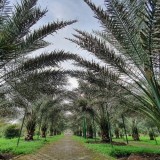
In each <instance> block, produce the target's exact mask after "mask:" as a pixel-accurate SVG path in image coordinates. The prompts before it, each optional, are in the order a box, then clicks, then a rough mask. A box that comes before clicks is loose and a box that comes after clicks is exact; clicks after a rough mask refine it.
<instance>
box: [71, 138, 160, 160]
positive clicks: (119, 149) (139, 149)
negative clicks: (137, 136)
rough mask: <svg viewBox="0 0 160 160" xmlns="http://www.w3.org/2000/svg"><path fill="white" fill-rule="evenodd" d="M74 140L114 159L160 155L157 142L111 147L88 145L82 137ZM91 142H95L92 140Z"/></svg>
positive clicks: (159, 146)
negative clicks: (134, 155) (144, 154)
mask: <svg viewBox="0 0 160 160" xmlns="http://www.w3.org/2000/svg"><path fill="white" fill-rule="evenodd" d="M73 139H74V140H76V141H79V142H81V143H83V144H84V145H85V146H86V147H87V148H89V149H91V150H94V151H97V152H99V153H101V154H103V155H106V156H112V157H119V156H122V157H123V156H127V155H130V154H131V153H136V154H142V153H153V154H160V145H156V144H154V143H155V142H153V141H151V142H149V143H148V142H147V141H140V142H136V144H135V143H134V142H133V144H132V142H129V145H127V146H115V145H114V146H113V147H112V146H111V145H110V144H92V143H86V141H88V140H86V139H84V138H81V137H76V136H74V137H73ZM89 141H94V140H90V139H89Z"/></svg>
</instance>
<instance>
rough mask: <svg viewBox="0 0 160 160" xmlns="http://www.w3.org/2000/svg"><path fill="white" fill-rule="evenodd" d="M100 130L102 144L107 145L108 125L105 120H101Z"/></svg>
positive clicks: (108, 139)
mask: <svg viewBox="0 0 160 160" xmlns="http://www.w3.org/2000/svg"><path fill="white" fill-rule="evenodd" d="M100 129H101V136H102V142H104V143H109V142H110V136H109V125H108V121H107V120H106V119H102V120H101V124H100Z"/></svg>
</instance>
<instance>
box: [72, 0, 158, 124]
mask: <svg viewBox="0 0 160 160" xmlns="http://www.w3.org/2000/svg"><path fill="white" fill-rule="evenodd" d="M84 2H85V3H86V4H87V5H88V6H89V7H90V8H91V9H92V11H93V12H94V14H95V17H96V18H97V19H98V20H99V22H100V24H101V26H102V27H103V31H96V32H94V33H93V34H90V33H87V32H84V31H80V30H76V32H77V33H76V34H74V37H75V39H69V40H70V41H72V42H74V43H76V44H78V45H79V46H80V47H81V48H83V49H85V50H87V51H89V52H90V53H91V54H93V55H94V56H96V57H97V58H98V59H99V60H101V61H102V62H103V63H104V64H105V67H104V66H103V65H101V64H99V63H96V62H89V61H87V60H84V59H82V58H78V59H77V61H79V63H78V65H81V66H83V67H86V68H88V69H89V70H90V71H92V72H94V73H99V74H101V75H106V76H107V78H108V79H111V80H112V81H113V82H115V84H116V85H119V86H120V87H122V88H124V89H125V90H126V91H128V93H129V94H131V95H133V96H134V97H135V98H136V99H137V100H138V101H139V102H141V104H142V105H141V107H139V110H140V111H143V112H144V113H145V114H147V115H148V116H149V117H150V118H152V120H154V121H155V123H157V122H158V123H157V125H158V126H159V127H160V90H159V86H160V84H159V73H160V63H159V62H160V61H159V51H160V47H159V42H160V38H159V34H160V27H159V19H160V18H159V17H160V14H159V13H160V12H159V10H160V2H159V1H158V0H146V1H144V0H142V1H137V0H132V1H130V0H127V1H123V0H122V1H119V0H112V1H111V0H105V9H103V8H102V7H97V6H96V5H95V4H94V3H92V2H91V1H90V0H84ZM117 78H118V80H117Z"/></svg>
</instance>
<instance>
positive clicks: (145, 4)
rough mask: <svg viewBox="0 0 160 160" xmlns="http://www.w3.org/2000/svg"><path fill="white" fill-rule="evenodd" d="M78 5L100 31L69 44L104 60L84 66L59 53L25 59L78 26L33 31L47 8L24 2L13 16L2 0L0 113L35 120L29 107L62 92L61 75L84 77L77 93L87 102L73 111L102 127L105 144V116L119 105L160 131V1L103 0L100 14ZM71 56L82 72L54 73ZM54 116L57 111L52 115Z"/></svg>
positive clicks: (50, 26)
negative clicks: (15, 113) (14, 113)
mask: <svg viewBox="0 0 160 160" xmlns="http://www.w3.org/2000/svg"><path fill="white" fill-rule="evenodd" d="M84 2H85V3H86V4H87V5H88V6H89V7H90V8H91V9H92V11H93V12H94V14H95V17H96V18H97V19H98V20H99V22H100V24H101V26H102V27H103V31H94V32H93V33H88V32H85V31H81V30H76V33H75V34H74V35H73V36H74V38H73V39H68V40H70V41H71V42H73V43H75V44H77V45H78V46H80V47H81V48H82V49H84V50H86V51H88V52H89V53H91V54H93V55H94V56H95V57H96V58H97V59H98V60H100V61H101V62H102V63H98V62H97V61H96V60H95V62H94V61H92V62H90V61H87V60H85V59H84V58H82V57H80V56H78V55H75V54H72V53H69V52H67V53H66V52H64V51H53V52H51V53H43V54H41V55H40V56H38V57H34V58H33V57H28V55H29V54H30V53H32V52H34V51H36V50H37V49H40V48H44V47H46V46H48V45H49V43H48V42H46V41H45V40H44V38H45V37H46V36H48V35H50V34H52V33H54V32H56V31H57V30H59V29H61V28H64V27H66V26H67V25H71V24H73V23H75V22H76V21H75V20H73V21H56V22H55V21H54V22H51V23H49V24H47V25H45V26H42V27H41V28H39V29H36V30H31V27H32V26H33V25H34V24H36V23H37V22H38V21H39V20H40V19H41V18H42V17H43V16H44V15H45V14H46V13H47V10H41V9H40V8H39V7H37V5H36V3H37V0H22V1H21V3H20V4H17V5H16V7H15V8H14V10H13V11H11V13H10V12H9V13H8V10H7V11H6V10H5V9H6V8H8V6H6V5H7V3H6V0H2V1H1V5H0V7H1V8H0V11H1V14H0V15H1V21H0V24H1V27H0V70H1V75H0V76H1V77H0V81H1V83H0V87H1V93H0V94H1V97H2V98H1V99H0V100H1V101H2V102H1V104H7V105H6V106H5V109H6V110H7V108H8V106H10V107H12V108H14V109H15V108H16V107H18V108H23V109H24V113H25V114H24V115H25V116H26V117H27V116H28V117H30V118H31V117H32V116H33V117H34V118H35V116H37V115H34V111H33V110H34V109H33V108H36V107H38V106H41V105H39V103H41V102H42V103H43V101H45V98H46V97H53V96H54V95H55V94H60V93H62V92H64V88H63V86H64V85H65V84H66V82H67V79H66V78H67V75H71V76H75V77H77V78H79V79H81V80H82V81H81V83H80V88H79V89H80V91H79V92H81V94H83V96H84V97H83V98H85V99H87V101H86V100H85V101H86V102H85V101H84V100H83V101H81V102H85V103H81V102H78V103H79V104H78V105H77V106H79V107H80V108H82V109H79V110H78V112H80V113H82V117H81V118H83V117H84V116H83V113H84V112H83V110H85V112H87V113H88V112H89V113H90V115H92V118H93V119H94V121H96V123H97V124H98V125H99V127H100V129H101V135H102V140H103V141H105V142H109V141H110V140H111V134H110V133H109V127H110V117H109V115H110V114H111V113H112V112H113V113H115V112H116V111H117V110H118V111H119V112H118V113H120V114H121V109H122V108H123V109H122V112H124V110H125V111H126V110H134V111H135V110H136V111H137V112H139V113H141V112H143V113H145V115H147V116H148V117H149V118H151V119H152V120H153V121H154V123H155V124H156V125H157V127H158V128H159V127H160V118H159V117H160V90H159V73H160V72H159V71H160V70H159V68H160V65H159V50H160V48H159V41H160V39H159V32H160V27H159V17H160V16H159V13H160V12H159V11H160V2H159V1H158V0H145V1H136V0H133V1H130V0H126V1H123V0H122V1H119V0H112V1H110V0H105V9H103V7H97V6H96V5H95V4H94V3H92V2H91V1H90V0H84ZM70 59H72V60H74V61H75V62H76V65H78V66H81V67H83V68H85V70H84V71H74V72H73V71H62V70H60V69H59V68H58V64H59V63H60V62H62V61H64V60H70ZM49 67H51V69H48V68H49ZM5 99H10V101H9V102H10V103H7V102H8V101H7V102H6V103H5V101H6V100H5ZM51 99H52V98H51ZM51 99H50V100H51ZM64 99H65V98H64ZM11 102H13V103H11ZM133 102H134V103H133ZM15 106H16V107H15ZM34 106H36V107H34ZM47 106H50V105H49V104H48V105H47ZM52 106H54V105H52ZM3 107H4V105H3ZM51 108H52V107H49V109H47V112H46V113H47V114H49V113H51V112H52V111H51V110H50V109H51ZM124 108H125V109H124ZM9 110H11V108H9ZM37 110H40V108H38V109H37ZM35 111H36V109H35ZM52 113H53V115H54V114H57V113H56V111H55V110H54V111H53V112H52ZM51 115H52V114H51ZM46 118H47V119H48V115H47V116H46ZM44 119H45V118H44ZM89 119H91V118H89ZM44 121H45V122H46V119H45V120H44ZM84 121H85V119H84ZM42 123H43V122H42ZM91 123H92V122H91ZM33 126H35V124H34V125H33ZM42 126H47V125H46V124H44V125H42ZM33 128H34V127H33ZM33 130H34V129H33ZM45 130H46V129H45V128H44V130H43V131H44V135H45ZM90 130H93V129H90ZM29 133H30V131H29ZM32 134H33V131H32V133H31V135H32ZM27 137H30V136H27ZM29 139H30V138H29Z"/></svg>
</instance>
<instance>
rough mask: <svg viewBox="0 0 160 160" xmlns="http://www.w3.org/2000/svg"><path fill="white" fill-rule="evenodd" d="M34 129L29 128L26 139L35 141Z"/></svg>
mask: <svg viewBox="0 0 160 160" xmlns="http://www.w3.org/2000/svg"><path fill="white" fill-rule="evenodd" d="M33 135H34V130H28V131H27V136H26V137H25V141H33Z"/></svg>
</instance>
